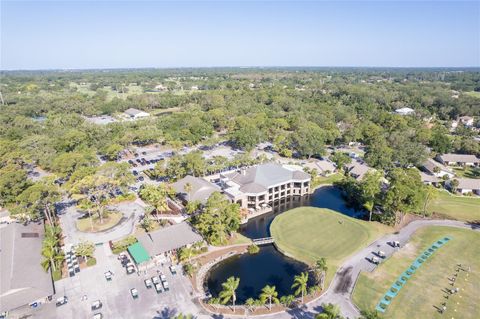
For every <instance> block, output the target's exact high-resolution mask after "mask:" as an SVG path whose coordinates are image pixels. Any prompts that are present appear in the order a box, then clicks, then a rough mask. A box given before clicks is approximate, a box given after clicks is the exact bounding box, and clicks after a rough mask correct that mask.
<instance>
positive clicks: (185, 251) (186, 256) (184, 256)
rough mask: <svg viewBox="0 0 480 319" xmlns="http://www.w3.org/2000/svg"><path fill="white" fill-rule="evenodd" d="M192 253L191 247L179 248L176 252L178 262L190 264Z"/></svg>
mask: <svg viewBox="0 0 480 319" xmlns="http://www.w3.org/2000/svg"><path fill="white" fill-rule="evenodd" d="M193 253H194V250H193V248H191V247H183V248H181V249H180V251H179V252H178V259H179V260H180V262H185V261H187V262H188V263H190V260H191V259H192V257H193Z"/></svg>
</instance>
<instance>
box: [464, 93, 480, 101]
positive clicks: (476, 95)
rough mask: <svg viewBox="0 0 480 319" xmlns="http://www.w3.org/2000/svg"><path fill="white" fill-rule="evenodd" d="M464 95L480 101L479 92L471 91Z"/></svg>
mask: <svg viewBox="0 0 480 319" xmlns="http://www.w3.org/2000/svg"><path fill="white" fill-rule="evenodd" d="M465 94H467V95H470V96H471V97H478V98H479V99H480V92H475V91H471V92H465Z"/></svg>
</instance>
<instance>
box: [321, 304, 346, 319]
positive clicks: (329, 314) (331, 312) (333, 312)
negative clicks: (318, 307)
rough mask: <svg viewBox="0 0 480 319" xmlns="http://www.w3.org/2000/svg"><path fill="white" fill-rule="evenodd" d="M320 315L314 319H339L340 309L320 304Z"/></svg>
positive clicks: (335, 306)
mask: <svg viewBox="0 0 480 319" xmlns="http://www.w3.org/2000/svg"><path fill="white" fill-rule="evenodd" d="M322 310H323V311H322V313H319V314H318V315H316V316H315V319H341V318H343V317H342V316H340V308H339V307H338V306H337V305H334V304H331V303H329V304H322Z"/></svg>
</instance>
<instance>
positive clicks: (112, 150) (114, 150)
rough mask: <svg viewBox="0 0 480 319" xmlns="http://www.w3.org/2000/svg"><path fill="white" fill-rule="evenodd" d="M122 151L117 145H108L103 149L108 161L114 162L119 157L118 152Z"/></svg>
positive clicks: (120, 146)
mask: <svg viewBox="0 0 480 319" xmlns="http://www.w3.org/2000/svg"><path fill="white" fill-rule="evenodd" d="M121 151H123V146H122V145H119V144H110V145H109V146H108V147H107V148H106V149H105V152H104V153H105V156H106V157H107V159H108V160H109V161H116V160H117V159H118V157H119V154H120V152H121Z"/></svg>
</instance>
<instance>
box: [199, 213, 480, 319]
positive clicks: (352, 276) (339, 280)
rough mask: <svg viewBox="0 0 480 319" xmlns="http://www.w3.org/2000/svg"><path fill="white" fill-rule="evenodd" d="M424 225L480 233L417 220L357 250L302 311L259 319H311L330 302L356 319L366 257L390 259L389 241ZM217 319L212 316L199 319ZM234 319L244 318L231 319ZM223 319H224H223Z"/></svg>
mask: <svg viewBox="0 0 480 319" xmlns="http://www.w3.org/2000/svg"><path fill="white" fill-rule="evenodd" d="M426 226H449V227H457V228H465V229H472V230H475V231H480V226H479V225H474V224H469V223H465V222H460V221H453V220H416V221H413V222H411V223H410V224H408V225H407V226H405V227H404V228H402V229H401V230H400V231H399V232H398V233H397V234H388V235H385V236H383V237H381V238H379V239H377V240H376V241H374V242H373V243H371V244H370V245H369V246H368V247H366V248H364V249H362V250H360V251H359V252H357V253H355V254H354V255H352V256H350V257H348V259H347V260H346V261H345V262H344V263H343V264H342V266H341V267H340V268H339V269H338V270H337V272H336V273H335V276H334V278H333V280H332V282H331V283H330V286H329V287H328V288H327V290H326V291H325V293H323V294H322V295H321V296H320V297H319V298H318V299H316V300H314V301H312V302H310V303H308V304H307V305H306V306H304V307H303V308H301V309H292V310H289V311H286V312H282V313H277V314H271V315H263V316H259V317H260V318H262V319H274V318H275V319H278V318H280V319H284V318H285V319H286V318H314V317H315V314H316V313H318V312H320V311H321V305H322V304H323V303H333V304H336V305H338V306H339V307H340V310H341V312H342V315H343V316H344V317H345V318H357V317H359V316H360V311H359V310H358V308H357V307H356V306H355V304H354V303H353V301H352V292H353V288H354V286H355V283H356V281H357V278H358V276H359V275H360V272H361V271H368V272H372V271H373V270H375V268H376V266H375V265H374V264H372V263H370V262H369V261H368V260H367V259H366V258H367V257H368V258H370V257H372V256H373V255H372V252H376V251H378V250H382V251H384V252H385V254H386V255H387V257H390V256H391V255H392V254H393V253H394V252H395V251H396V250H398V248H393V247H391V246H390V245H389V244H387V243H388V242H392V241H399V242H400V247H403V246H404V245H405V244H406V243H407V242H408V241H409V240H410V237H411V236H412V235H413V233H415V231H417V230H418V229H420V228H422V227H426ZM207 317H208V318H212V317H213V318H217V317H216V316H215V315H212V316H202V315H200V316H198V318H207ZM232 317H235V318H239V317H243V316H232ZM222 318H226V317H223V316H222Z"/></svg>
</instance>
